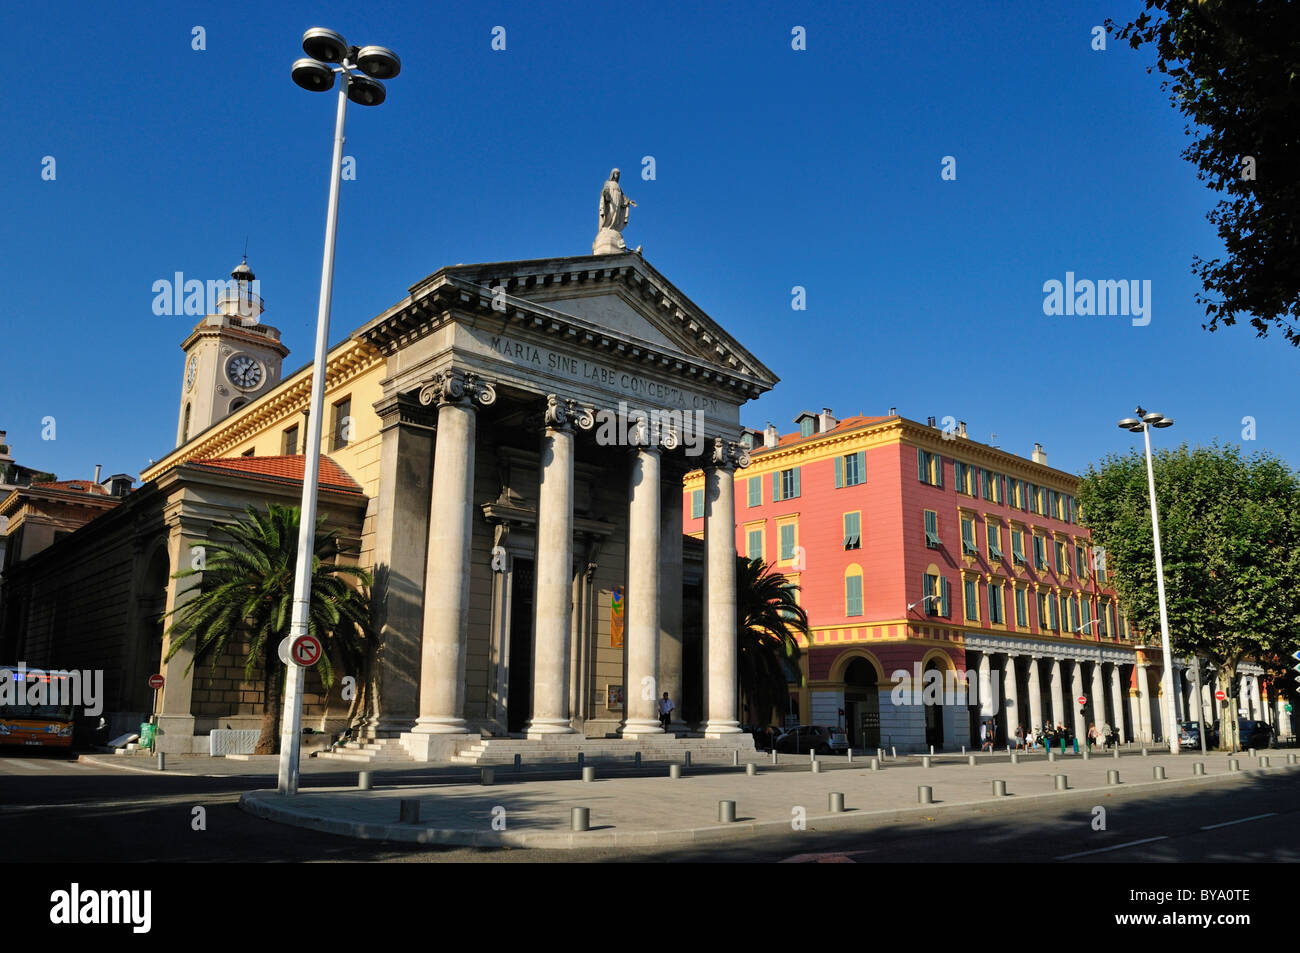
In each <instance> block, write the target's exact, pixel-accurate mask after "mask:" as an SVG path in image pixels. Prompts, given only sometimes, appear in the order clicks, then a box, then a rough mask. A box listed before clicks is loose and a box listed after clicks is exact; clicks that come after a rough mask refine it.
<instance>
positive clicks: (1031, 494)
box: [1025, 483, 1041, 515]
mask: <svg viewBox="0 0 1300 953" xmlns="http://www.w3.org/2000/svg"><path fill="white" fill-rule="evenodd" d="M1025 487H1026V490H1025V503H1026V508H1027V509H1028V510H1029V512H1031V513H1038V487H1036V486H1034V484H1032V483H1026V484H1025ZM1040 515H1041V514H1040Z"/></svg>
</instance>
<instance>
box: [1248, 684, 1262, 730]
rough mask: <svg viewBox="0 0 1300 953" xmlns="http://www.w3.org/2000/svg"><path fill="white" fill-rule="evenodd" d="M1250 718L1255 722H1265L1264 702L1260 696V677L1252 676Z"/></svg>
mask: <svg viewBox="0 0 1300 953" xmlns="http://www.w3.org/2000/svg"><path fill="white" fill-rule="evenodd" d="M1250 717H1251V719H1252V720H1254V721H1263V720H1264V702H1263V700H1262V699H1261V698H1260V696H1259V676H1258V675H1252V676H1250Z"/></svg>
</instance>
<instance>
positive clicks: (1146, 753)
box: [1142, 748, 1151, 758]
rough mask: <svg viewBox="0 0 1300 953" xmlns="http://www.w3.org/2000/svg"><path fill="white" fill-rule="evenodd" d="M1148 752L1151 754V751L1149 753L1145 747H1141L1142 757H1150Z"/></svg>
mask: <svg viewBox="0 0 1300 953" xmlns="http://www.w3.org/2000/svg"><path fill="white" fill-rule="evenodd" d="M1150 754H1151V753H1150V752H1149V751H1147V749H1146V748H1143V749H1142V757H1144V758H1146V757H1150Z"/></svg>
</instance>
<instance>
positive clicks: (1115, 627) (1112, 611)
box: [1110, 602, 1119, 637]
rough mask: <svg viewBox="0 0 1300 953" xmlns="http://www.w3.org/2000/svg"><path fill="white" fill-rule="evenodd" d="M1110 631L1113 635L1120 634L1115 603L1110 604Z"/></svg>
mask: <svg viewBox="0 0 1300 953" xmlns="http://www.w3.org/2000/svg"><path fill="white" fill-rule="evenodd" d="M1110 631H1111V633H1112V635H1113V636H1116V637H1117V636H1118V635H1119V624H1118V623H1117V622H1116V621H1115V603H1113V602H1112V603H1111V604H1110Z"/></svg>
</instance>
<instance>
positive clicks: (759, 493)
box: [746, 476, 763, 506]
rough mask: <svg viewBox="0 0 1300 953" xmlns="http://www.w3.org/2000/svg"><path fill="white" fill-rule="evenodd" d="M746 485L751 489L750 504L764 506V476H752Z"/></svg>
mask: <svg viewBox="0 0 1300 953" xmlns="http://www.w3.org/2000/svg"><path fill="white" fill-rule="evenodd" d="M746 485H747V487H748V489H749V505H750V506H762V504H763V478H762V477H756V476H753V477H750V478H749V480H748V481H747V484H746Z"/></svg>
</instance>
